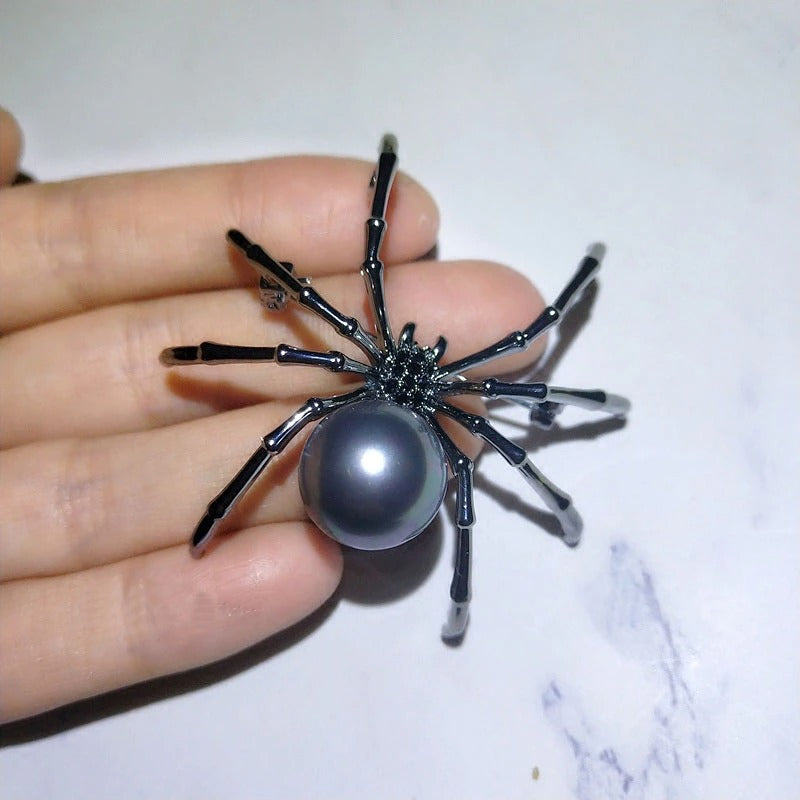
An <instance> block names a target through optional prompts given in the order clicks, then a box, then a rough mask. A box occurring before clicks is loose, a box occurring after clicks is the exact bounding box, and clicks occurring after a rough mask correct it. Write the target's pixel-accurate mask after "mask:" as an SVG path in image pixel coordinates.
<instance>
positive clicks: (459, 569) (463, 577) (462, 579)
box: [428, 417, 475, 641]
mask: <svg viewBox="0 0 800 800" xmlns="http://www.w3.org/2000/svg"><path fill="white" fill-rule="evenodd" d="M428 422H429V423H430V426H431V427H432V428H433V430H434V432H435V433H436V435H437V436H438V437H439V441H440V442H441V443H442V448H443V449H444V452H445V455H446V456H447V460H448V462H449V463H450V468H451V469H452V470H453V474H454V475H455V476H456V478H457V479H458V489H457V491H456V527H457V528H458V542H457V545H456V564H455V570H454V571H453V581H452V583H451V584H450V611H449V613H448V615H447V621H446V622H445V624H444V625H443V626H442V638H443V639H446V640H448V641H452V640H454V639H460V638H461V637H462V636H463V635H464V631H465V630H466V628H467V621H468V617H469V601H470V599H471V598H472V588H471V582H470V573H471V566H472V526H473V525H474V524H475V510H474V507H473V500H472V460H471V459H470V458H468V457H467V456H465V455H464V453H462V452H461V450H459V449H458V447H456V445H455V443H454V442H453V440H452V439H451V438H450V437H449V436H448V435H447V434H446V433H445V431H444V429H443V428H442V426H441V425H440V424H439V423H438V422H437V421H436V420H435V419H434V418H433V417H429V418H428Z"/></svg>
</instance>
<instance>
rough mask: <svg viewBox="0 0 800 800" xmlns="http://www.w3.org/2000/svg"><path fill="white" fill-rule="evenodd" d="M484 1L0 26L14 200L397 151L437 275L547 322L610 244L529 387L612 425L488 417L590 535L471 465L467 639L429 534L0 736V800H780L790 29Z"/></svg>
mask: <svg viewBox="0 0 800 800" xmlns="http://www.w3.org/2000/svg"><path fill="white" fill-rule="evenodd" d="M489 5H490V4H485V5H478V4H461V3H457V2H442V3H438V4H436V10H435V11H430V10H424V9H425V4H422V3H405V2H397V3H395V2H372V3H358V4H346V3H335V2H326V3H321V4H315V3H310V2H305V3H302V2H301V3H295V4H292V7H291V8H289V7H288V6H289V4H283V3H274V2H273V3H270V2H266V3H244V2H237V1H236V0H232V2H229V3H226V4H216V3H212V2H207V1H206V2H195V3H166V4H162V3H159V2H156V1H155V0H147V1H146V2H139V3H131V2H128V3H124V2H123V3H117V4H99V3H98V4H95V5H94V7H93V10H92V11H91V12H90V11H89V10H88V9H89V5H88V4H82V7H81V10H78V7H77V6H75V5H74V4H70V3H66V2H62V3H52V2H46V0H36V1H34V2H31V1H30V0H26V1H25V2H23V1H22V0H16V1H14V0H12V2H8V3H6V4H5V5H4V8H3V11H2V14H1V15H0V75H2V82H0V102H2V103H4V104H5V105H7V106H9V107H10V108H12V109H13V110H15V112H16V113H17V114H18V116H19V118H20V119H21V121H22V122H23V124H24V126H25V128H26V129H27V132H28V148H27V155H26V160H25V162H24V163H25V166H26V167H27V168H28V169H29V170H31V171H33V172H35V173H36V174H37V175H38V176H39V177H40V178H44V179H48V178H52V179H55V178H59V177H64V176H72V175H75V174H81V173H86V172H96V171H107V170H120V169H129V168H140V167H151V166H158V165H167V164H172V163H190V162H193V161H197V160H203V161H208V160H226V159H233V158H243V157H249V156H255V155H265V154H278V153H286V152H297V151H319V152H330V153H346V154H352V155H357V156H364V157H370V156H371V154H372V152H373V147H374V142H375V141H376V140H377V137H378V135H379V134H380V133H381V132H383V130H384V129H387V128H389V129H391V130H394V131H395V132H396V133H397V134H398V135H399V137H400V146H401V157H402V165H403V167H404V168H405V169H407V170H409V171H410V172H411V173H412V174H414V175H415V176H416V177H418V178H419V179H421V180H422V181H424V182H425V183H426V184H427V186H428V187H430V188H431V189H432V191H433V192H434V194H435V196H436V197H437V200H438V202H439V204H440V208H441V210H442V232H441V239H440V255H441V256H442V257H443V258H453V257H461V256H469V257H484V258H489V259H494V260H498V261H502V262H506V263H509V264H513V265H514V266H515V267H516V268H517V269H519V270H520V271H523V272H524V273H525V274H527V275H528V276H529V277H530V278H531V279H532V280H534V281H535V282H536V283H537V285H538V286H539V287H540V288H541V289H542V291H543V292H544V293H545V295H546V296H549V297H552V296H553V294H554V293H555V292H557V291H558V290H559V289H560V288H561V284H562V281H563V280H564V279H565V277H566V276H567V275H568V273H569V271H570V270H571V269H572V268H573V266H574V264H575V263H576V261H577V258H578V257H579V256H580V255H581V253H582V252H583V249H584V248H585V246H586V245H587V244H589V243H590V242H592V241H595V240H598V239H599V240H603V241H605V242H606V243H607V244H608V247H609V253H608V257H607V259H606V262H605V265H604V270H603V273H602V277H601V281H600V288H599V291H598V292H596V296H595V297H594V301H593V302H588V303H584V304H583V306H582V308H581V309H579V313H578V316H577V318H576V319H577V321H578V322H581V319H584V320H585V321H584V322H583V324H579V325H573V326H572V328H571V329H569V330H572V331H573V332H574V333H579V335H576V336H575V337H574V338H572V337H568V338H569V339H570V341H569V342H567V343H568V344H569V346H568V347H567V348H564V352H563V353H562V354H561V357H560V358H558V359H557V363H555V364H554V365H553V374H554V376H556V377H557V379H558V381H560V382H564V383H566V384H567V385H569V384H576V385H587V386H588V385H601V386H606V387H607V388H609V389H615V390H618V391H620V392H624V393H627V394H629V395H630V396H631V398H632V399H633V402H634V410H633V414H632V416H631V418H630V421H629V423H628V424H627V425H625V426H624V427H620V426H617V425H614V424H605V423H604V424H593V423H592V418H591V417H589V416H588V415H585V414H581V413H578V412H568V413H566V414H565V415H564V417H563V430H562V431H560V432H559V433H557V434H556V435H554V436H552V437H550V438H548V437H542V436H539V435H535V434H531V433H528V432H527V431H526V429H525V428H524V427H523V423H524V413H523V412H522V410H521V409H520V410H519V411H516V410H507V409H502V410H500V411H499V412H498V418H499V419H500V420H501V422H500V423H499V425H500V427H501V429H502V430H503V431H504V432H505V433H507V434H508V435H510V436H512V438H514V439H515V440H516V441H519V442H520V443H522V444H523V445H524V446H526V447H529V448H530V450H531V451H532V453H533V455H534V458H535V460H536V462H537V463H538V464H539V465H540V466H541V467H542V469H544V470H545V471H546V472H547V473H548V474H549V475H551V476H552V477H553V478H554V479H556V480H557V482H559V483H560V484H561V485H563V486H564V487H565V488H567V489H569V490H570V491H571V493H572V494H573V496H574V497H575V499H576V502H577V503H578V505H579V507H580V510H581V513H582V515H583V517H584V519H585V521H586V530H585V534H584V539H583V542H582V544H581V545H580V547H578V548H576V549H574V550H570V549H568V548H566V547H564V546H563V544H561V543H560V542H559V541H558V539H557V538H556V537H554V536H551V535H548V533H547V532H546V530H543V529H542V528H543V526H542V524H541V522H542V515H541V514H540V512H539V511H538V510H537V509H538V505H537V503H536V501H535V499H534V498H533V497H531V495H530V494H529V493H528V492H526V487H525V485H524V483H523V482H522V481H521V480H520V479H519V476H517V475H515V474H513V472H512V471H510V470H509V469H508V468H507V467H506V465H505V464H504V463H503V462H502V460H501V459H500V458H499V457H496V456H494V455H488V456H484V457H483V458H482V459H481V461H480V463H479V468H478V475H479V479H478V480H477V494H476V497H477V513H478V515H479V522H478V527H477V528H476V532H475V573H474V588H475V599H474V605H473V613H472V621H471V627H470V630H469V634H468V637H467V639H466V641H465V642H464V644H463V646H462V647H461V648H458V649H453V648H447V647H444V646H443V645H442V644H441V643H440V641H439V639H438V628H439V624H440V622H441V618H442V614H443V613H444V610H445V608H446V592H447V586H448V584H449V572H450V569H451V552H452V524H451V522H450V515H449V514H445V515H443V516H442V519H441V521H440V522H437V523H435V524H434V526H433V528H432V530H431V531H429V532H428V534H426V536H425V537H424V538H423V539H422V540H421V541H419V543H418V544H417V545H415V546H414V547H412V548H411V549H410V551H408V552H404V553H401V554H396V555H388V556H382V557H379V558H371V559H370V558H351V559H349V560H348V564H347V570H346V575H345V579H344V583H343V585H342V587H341V589H340V591H339V593H338V595H337V596H336V598H335V601H334V602H333V603H331V604H329V605H328V606H327V607H326V608H325V609H324V610H323V612H321V613H319V614H317V615H316V616H315V617H313V618H312V619H311V620H310V621H309V622H308V623H307V624H303V625H301V626H300V627H299V628H297V629H295V630H293V631H291V632H290V633H288V634H286V635H284V636H282V637H279V638H278V639H277V640H273V641H271V642H266V643H265V644H263V645H261V646H259V647H256V648H255V649H254V650H253V651H251V652H249V653H247V654H245V655H243V656H241V657H238V658H234V659H232V660H231V661H229V662H226V663H224V664H222V665H218V666H214V667H212V668H209V669H205V670H201V671H199V672H197V673H192V674H190V675H187V676H178V677H176V678H173V679H169V680H164V681H160V682H156V683H155V684H150V685H147V686H144V687H136V688H133V689H131V690H128V691H125V692H122V693H120V694H117V695H114V696H112V697H109V698H101V699H99V700H96V701H93V702H91V703H84V704H81V705H79V706H77V707H73V708H70V709H66V710H64V711H62V712H59V713H54V714H50V715H47V716H45V717H43V718H40V719H37V720H31V721H29V722H26V723H20V724H16V725H14V726H11V727H10V728H7V729H5V730H4V731H3V733H2V738H3V745H4V747H3V749H2V750H0V781H2V794H3V797H8V798H46V797H58V798H62V800H63V799H65V798H94V797H98V798H99V797H114V798H119V799H122V798H162V797H173V798H198V797H226V798H250V797H287V798H290V797H335V798H347V799H348V800H353V799H354V798H374V797H381V798H394V797H397V798H442V797H461V798H504V799H506V800H508V799H509V798H547V799H548V800H551V799H553V798H569V797H574V798H580V800H590V799H591V800H594V799H595V798H600V799H605V798H620V797H630V798H637V799H638V798H642V799H645V798H646V799H647V800H650V799H651V798H652V799H655V798H658V799H660V798H681V799H683V798H726V799H728V798H754V797H759V798H789V797H793V796H796V792H797V786H798V785H800V767H798V764H800V759H799V758H798V756H799V755H800V753H799V752H798V750H799V749H800V747H799V744H800V736H799V730H800V701H799V700H798V696H799V695H798V675H800V633H799V631H800V624H799V623H800V620H799V619H798V604H797V595H798V591H797V586H798V578H799V577H800V544H798V534H799V533H800V530H798V529H799V528H800V525H798V511H797V499H798V489H800V486H799V485H798V484H799V483H800V482H799V481H798V447H800V441H798V439H799V438H800V437H799V436H798V430H800V426H798V421H797V412H798V401H800V397H799V396H798V395H799V394H800V392H798V377H797V376H798V369H797V365H798V363H800V359H799V358H798V356H799V353H798V349H799V348H798V337H799V336H800V326H799V325H798V317H797V304H798V301H800V277H799V276H800V270H798V267H799V266H800V231H798V221H800V150H798V139H799V137H798V134H799V133H800V130H799V128H800V122H799V121H798V120H800V116H799V115H798V112H799V111H800V108H799V105H800V104H799V103H798V100H799V99H800V91H798V88H799V87H800V52H799V51H798V42H799V41H800V13H798V10H797V5H796V4H795V3H792V2H790V1H788V0H787V2H775V3H771V4H768V5H761V6H758V5H757V4H752V3H751V4H747V3H740V4H723V3H717V2H711V0H707V1H706V2H690V1H689V0H682V2H673V3H669V4H667V3H650V4H632V3H630V4H629V3H622V2H612V3H603V4H595V3H591V2H579V3H574V4H562V3H558V2H549V3H548V2H538V3H525V2H518V3H497V4H495V6H496V8H495V10H494V11H491V10H489ZM487 302H490V298H487ZM568 332H569V331H568ZM548 525H549V526H550V529H552V524H551V523H548V522H547V521H546V520H545V525H544V527H545V529H547V527H548Z"/></svg>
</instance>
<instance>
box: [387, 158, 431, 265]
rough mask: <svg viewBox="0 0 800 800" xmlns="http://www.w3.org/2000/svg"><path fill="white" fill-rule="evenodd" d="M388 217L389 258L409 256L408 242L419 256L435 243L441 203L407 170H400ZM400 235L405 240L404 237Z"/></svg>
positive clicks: (396, 258) (392, 259)
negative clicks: (437, 203) (439, 204)
mask: <svg viewBox="0 0 800 800" xmlns="http://www.w3.org/2000/svg"><path fill="white" fill-rule="evenodd" d="M387 217H388V219H389V227H388V232H387V237H386V258H387V260H389V261H398V260H401V259H405V260H408V258H409V257H408V251H409V244H410V245H411V246H412V247H413V251H415V252H416V253H417V255H416V257H417V258H419V257H422V256H424V255H425V254H426V253H429V252H430V251H431V250H432V249H433V247H434V246H435V245H436V241H437V238H438V236H439V219H440V217H439V207H438V206H437V205H436V201H435V200H434V199H433V196H432V195H431V193H430V192H429V191H428V190H427V189H426V188H425V187H424V186H423V185H422V184H421V183H419V181H417V180H415V179H414V178H412V177H411V176H410V175H408V174H406V173H405V172H400V173H398V175H397V177H396V178H395V186H394V192H393V194H392V198H391V200H390V205H389V210H388V211H387ZM401 237H404V238H405V241H401Z"/></svg>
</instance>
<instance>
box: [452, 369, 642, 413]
mask: <svg viewBox="0 0 800 800" xmlns="http://www.w3.org/2000/svg"><path fill="white" fill-rule="evenodd" d="M441 394H443V395H456V394H479V395H482V396H483V397H492V398H493V397H498V398H500V399H503V400H522V401H524V402H525V404H526V405H537V404H540V403H556V404H558V405H568V406H578V407H580V408H585V409H587V410H588V411H605V412H606V413H607V414H613V415H614V416H615V417H623V416H625V414H627V413H628V411H630V408H631V404H630V401H628V400H627V399H626V398H624V397H621V396H620V395H618V394H611V393H610V392H605V391H603V390H602V389H567V388H564V387H562V386H549V385H548V384H546V383H504V382H503V381H499V380H497V378H486V379H485V380H482V381H454V382H453V383H450V384H448V385H447V386H444V387H441Z"/></svg>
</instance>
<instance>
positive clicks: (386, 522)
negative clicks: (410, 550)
mask: <svg viewBox="0 0 800 800" xmlns="http://www.w3.org/2000/svg"><path fill="white" fill-rule="evenodd" d="M446 486H447V466H446V462H445V456H444V451H443V450H442V445H441V444H440V443H439V440H438V438H437V437H436V434H435V433H434V432H433V430H432V429H431V427H430V426H429V425H428V423H427V422H425V420H424V419H423V418H422V417H421V416H420V415H419V414H417V413H416V412H414V411H412V410H411V409H409V408H406V407H405V406H400V405H397V404H396V403H392V402H390V401H388V400H362V401H361V402H359V403H354V404H353V405H351V406H345V407H344V408H340V409H338V410H337V411H334V412H333V413H332V414H331V415H330V416H328V417H325V418H324V419H323V420H322V421H321V422H320V423H319V425H317V427H316V428H315V429H314V431H313V433H312V434H311V436H310V437H309V439H308V442H307V443H306V446H305V449H304V450H303V455H302V457H301V459H300V492H301V494H302V495H303V501H304V502H305V504H306V508H307V510H308V514H309V516H310V517H311V519H312V520H314V522H315V523H316V524H317V525H318V526H319V527H320V528H321V529H322V530H323V531H325V533H327V534H328V536H330V537H332V538H333V539H336V540H337V541H338V542H341V543H342V544H346V545H349V546H350V547H356V548H358V549H359V550H384V549H386V548H389V547H396V546H397V545H399V544H402V543H403V542H406V541H408V540H409V539H412V538H413V537H414V536H416V535H417V534H419V533H422V531H423V530H425V528H426V527H427V526H428V525H429V523H430V522H431V520H432V519H433V518H434V517H435V516H436V513H437V511H438V510H439V506H440V505H441V504H442V498H443V497H444V492H445V488H446Z"/></svg>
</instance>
